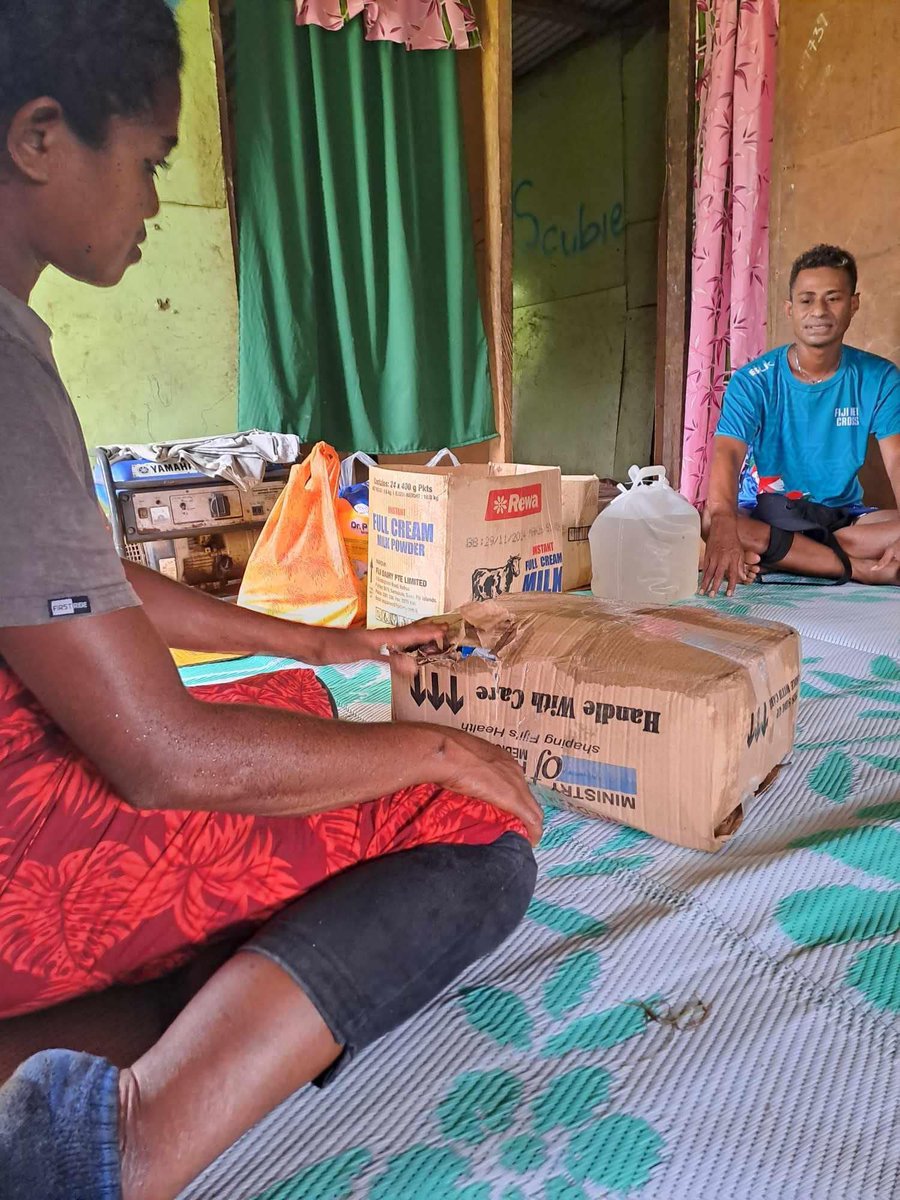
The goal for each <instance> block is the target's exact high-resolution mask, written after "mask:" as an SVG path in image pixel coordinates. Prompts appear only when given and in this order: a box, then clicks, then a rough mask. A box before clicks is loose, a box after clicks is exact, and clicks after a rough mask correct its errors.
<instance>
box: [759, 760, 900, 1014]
mask: <svg viewBox="0 0 900 1200" xmlns="http://www.w3.org/2000/svg"><path fill="white" fill-rule="evenodd" d="M862 757H863V758H864V759H865V760H866V761H868V762H871V763H872V765H873V766H876V767H879V768H881V769H884V770H888V771H897V770H898V769H900V763H898V760H897V759H895V758H883V757H881V756H879V755H863V756H862ZM853 817H854V819H856V820H857V821H863V820H865V821H869V822H888V824H881V823H877V824H876V823H871V824H858V825H852V826H848V827H846V828H843V829H829V830H823V831H822V832H819V833H814V834H810V835H808V836H806V837H802V838H797V839H796V841H794V842H792V843H791V846H792V847H796V848H798V849H808V850H811V851H813V852H814V853H816V854H825V855H828V856H829V857H830V858H833V859H836V860H837V861H838V862H839V863H842V864H843V865H844V866H845V867H847V868H849V869H850V870H855V871H860V872H864V873H865V874H866V875H867V876H870V877H871V878H872V882H873V885H875V886H872V887H859V886H857V885H856V884H828V885H826V886H822V887H815V888H806V889H803V890H801V891H797V892H793V893H791V894H790V895H788V896H785V897H784V898H783V899H782V900H780V901H779V902H778V904H777V906H776V908H775V920H776V921H777V923H778V924H779V925H780V926H781V929H782V930H783V931H784V933H785V934H787V936H788V937H789V938H790V939H791V940H792V941H793V942H796V943H797V944H798V945H800V946H838V945H846V944H848V943H852V942H873V941H879V942H880V944H878V945H874V946H870V947H867V948H865V949H863V950H861V951H860V952H859V953H858V954H856V955H855V957H854V958H853V959H852V960H851V962H850V965H849V967H848V969H847V972H846V975H845V982H846V983H847V984H848V986H849V987H852V988H856V989H857V990H858V991H859V992H861V993H862V995H863V996H865V998H866V999H867V1000H868V1002H869V1003H870V1004H871V1005H872V1006H873V1007H874V1008H877V1009H882V1010H885V1011H889V1012H900V944H898V943H897V942H896V941H882V939H888V938H896V936H897V934H900V887H898V886H896V885H898V884H900V829H895V828H893V826H892V825H891V824H890V823H889V822H896V821H900V802H889V803H887V804H873V805H867V806H866V807H864V808H861V809H859V810H858V811H857V812H855V813H854V814H853ZM885 884H888V885H894V886H892V887H891V886H888V887H887V889H886V888H885Z"/></svg>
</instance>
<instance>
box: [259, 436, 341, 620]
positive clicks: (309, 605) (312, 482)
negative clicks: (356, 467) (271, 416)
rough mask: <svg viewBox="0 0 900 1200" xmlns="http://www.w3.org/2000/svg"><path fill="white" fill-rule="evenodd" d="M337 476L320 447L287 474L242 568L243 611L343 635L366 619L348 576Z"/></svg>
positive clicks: (334, 458)
mask: <svg viewBox="0 0 900 1200" xmlns="http://www.w3.org/2000/svg"><path fill="white" fill-rule="evenodd" d="M340 471H341V463H340V459H339V458H338V455H337V453H336V451H334V450H333V449H332V448H331V446H327V445H326V444H325V443H324V442H319V443H318V444H317V445H316V446H314V447H313V449H312V452H311V453H310V455H309V458H307V459H306V461H305V462H302V463H300V464H299V465H298V466H296V467H293V468H292V469H291V474H290V477H289V478H288V482H287V484H286V486H285V488H284V491H283V492H282V493H281V495H280V496H279V498H278V500H277V501H276V503H275V507H274V508H273V509H272V511H271V513H270V514H269V519H268V520H267V521H266V523H265V525H264V526H263V530H262V533H261V534H260V535H259V540H258V541H257V543H256V545H255V546H254V548H253V553H252V554H251V555H250V560H249V562H248V563H247V569H246V571H245V572H244V578H243V581H242V582H241V592H240V596H239V598H238V603H239V604H241V605H243V607H244V608H255V609H257V611H259V612H265V613H269V614H270V615H271V616H273V617H285V618H286V619H287V620H289V621H300V622H302V623H303V624H304V625H334V626H338V627H339V628H342V629H345V628H346V627H347V626H348V625H352V624H353V623H354V622H356V621H359V620H361V619H363V618H364V615H365V597H364V595H363V594H362V588H363V587H364V586H365V582H364V581H363V582H362V583H360V582H359V581H357V579H356V577H355V575H354V573H353V570H352V568H351V566H350V559H349V557H348V555H347V549H346V546H345V545H344V538H343V536H342V531H341V527H340V523H339V520H338V513H337V496H338V483H339V479H340Z"/></svg>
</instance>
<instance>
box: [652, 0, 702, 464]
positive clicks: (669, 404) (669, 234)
mask: <svg viewBox="0 0 900 1200" xmlns="http://www.w3.org/2000/svg"><path fill="white" fill-rule="evenodd" d="M696 18H697V8H696V0H669V51H668V56H669V60H668V100H667V105H666V185H665V191H664V193H663V205H662V212H661V214H660V222H659V263H658V277H657V327H656V329H657V336H656V419H655V422H654V433H653V458H654V462H656V463H661V464H662V465H663V466H664V467H665V468H666V472H667V474H668V476H669V479H670V480H671V482H672V485H673V486H674V487H677V486H678V484H679V483H680V480H681V452H682V442H683V438H684V394H685V385H686V382H687V353H688V338H689V335H690V317H691V242H692V238H693V177H694V147H695V144H696V129H695V112H696V103H695V84H694V80H695V71H696V47H695V42H696Z"/></svg>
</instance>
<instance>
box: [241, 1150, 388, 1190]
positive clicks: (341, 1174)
mask: <svg viewBox="0 0 900 1200" xmlns="http://www.w3.org/2000/svg"><path fill="white" fill-rule="evenodd" d="M371 1161H372V1155H371V1154H370V1153H369V1151H368V1150H347V1151H345V1152H344V1153H343V1154H337V1155H335V1157H334V1158H326V1159H325V1161H324V1162H320V1163H316V1164H315V1166H313V1167H307V1168H306V1170H304V1171H301V1172H300V1174H299V1175H294V1176H293V1177H292V1178H291V1179H288V1180H287V1181H286V1182H284V1183H279V1184H276V1185H275V1187H273V1188H269V1190H268V1191H266V1192H263V1194H262V1195H261V1196H259V1197H258V1198H257V1200H345V1198H346V1197H347V1196H349V1195H350V1192H351V1189H352V1187H353V1183H354V1180H355V1179H356V1177H357V1175H359V1173H360V1171H362V1170H363V1168H364V1167H367V1166H368V1165H369V1163H370V1162H371Z"/></svg>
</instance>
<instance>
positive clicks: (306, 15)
mask: <svg viewBox="0 0 900 1200" xmlns="http://www.w3.org/2000/svg"><path fill="white" fill-rule="evenodd" d="M360 13H362V14H363V19H364V20H365V23H366V39H367V41H370V42H402V43H403V44H404V45H405V46H406V48H407V50H468V49H469V48H470V47H472V46H480V45H481V38H480V37H479V34H478V25H477V24H476V22H475V13H474V12H473V11H472V5H471V4H470V3H468V2H467V0H297V24H298V25H321V27H322V28H323V29H332V30H336V29H342V28H343V27H344V26H345V25H346V24H347V22H348V21H352V20H353V18H354V17H358V16H359V14H360Z"/></svg>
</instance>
